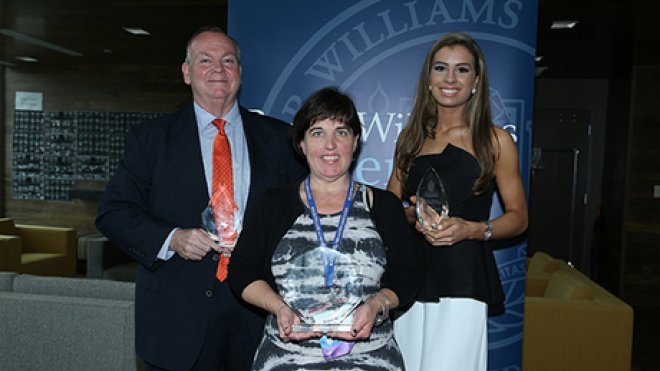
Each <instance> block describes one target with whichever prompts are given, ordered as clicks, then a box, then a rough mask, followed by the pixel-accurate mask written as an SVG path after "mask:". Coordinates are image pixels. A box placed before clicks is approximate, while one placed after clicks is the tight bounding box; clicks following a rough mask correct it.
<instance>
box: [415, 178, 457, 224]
mask: <svg viewBox="0 0 660 371" xmlns="http://www.w3.org/2000/svg"><path fill="white" fill-rule="evenodd" d="M416 197H417V201H416V204H415V211H416V214H417V221H418V222H419V224H420V225H422V226H428V227H430V228H433V229H437V228H438V227H439V226H440V223H441V222H442V220H443V219H444V218H446V217H447V215H448V214H449V199H448V198H447V192H446V191H445V186H444V184H443V183H442V179H441V178H440V175H438V173H437V172H436V171H435V169H433V168H432V167H430V168H428V169H427V170H426V171H425V172H424V175H423V176H422V179H421V180H420V182H419V185H418V186H417V193H416Z"/></svg>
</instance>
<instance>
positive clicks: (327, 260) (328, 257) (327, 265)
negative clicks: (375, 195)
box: [305, 175, 355, 287]
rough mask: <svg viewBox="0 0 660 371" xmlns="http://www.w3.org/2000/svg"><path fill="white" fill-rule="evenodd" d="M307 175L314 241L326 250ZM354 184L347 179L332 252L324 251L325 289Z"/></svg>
mask: <svg viewBox="0 0 660 371" xmlns="http://www.w3.org/2000/svg"><path fill="white" fill-rule="evenodd" d="M309 182H310V180H309V175H308V176H307V178H306V179H305V195H306V196H307V204H308V205H309V210H310V213H311V214H312V221H313V222H314V230H315V231H316V240H317V241H318V242H319V244H320V246H321V248H322V249H327V248H328V244H327V243H326V242H325V237H324V236H323V226H322V225H321V219H320V218H319V213H318V210H317V209H316V203H315V202H314V195H313V194H312V187H311V185H310V184H309ZM354 191H355V183H353V176H352V175H351V176H350V177H349V184H348V191H347V192H346V200H345V201H344V208H343V209H342V211H341V215H340V216H339V224H338V225H337V230H336V231H335V238H334V239H333V240H332V246H331V248H332V249H333V250H334V251H327V250H324V256H323V273H324V275H325V287H332V284H333V281H334V276H335V260H336V259H337V253H336V252H337V251H338V250H339V244H340V243H341V237H342V235H343V234H344V227H346V220H347V219H348V212H349V210H350V208H351V204H352V203H353V198H354V196H355V192H354Z"/></svg>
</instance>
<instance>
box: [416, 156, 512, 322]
mask: <svg viewBox="0 0 660 371" xmlns="http://www.w3.org/2000/svg"><path fill="white" fill-rule="evenodd" d="M429 167H433V168H434V169H435V170H436V171H437V172H438V174H439V175H440V177H441V178H442V182H443V184H444V186H445V190H446V192H447V197H448V198H449V216H456V217H460V218H463V219H465V220H470V221H485V220H488V218H489V216H490V207H491V203H492V198H493V190H494V186H495V185H494V181H493V182H491V185H490V187H489V189H488V191H486V192H484V193H483V194H480V195H475V194H474V193H473V191H472V186H473V185H474V182H475V180H476V179H477V178H478V177H479V175H480V174H481V167H480V166H479V162H478V161H477V159H476V158H475V157H474V156H472V155H471V154H470V153H468V152H466V151H465V150H463V149H461V148H459V147H456V146H454V145H451V144H448V145H447V146H446V147H445V149H444V150H443V151H442V152H441V153H437V154H430V155H423V156H419V157H417V158H416V159H415V160H414V162H413V164H412V166H411V168H410V171H409V173H408V179H407V181H406V189H407V191H408V192H409V193H410V194H408V196H410V195H412V194H414V193H415V191H416V190H417V185H418V184H419V182H420V180H421V178H422V175H423V174H424V172H425V171H426V170H427V169H428V168H429ZM417 236H418V238H419V243H421V244H423V250H424V256H425V261H426V264H427V268H426V280H425V281H424V284H423V286H422V289H421V291H420V293H419V295H418V298H417V301H422V302H438V301H439V299H440V298H443V297H454V298H457V297H460V298H465V297H467V298H473V299H477V300H479V301H482V302H484V303H486V304H488V309H489V314H490V315H495V314H500V313H502V312H503V310H504V304H503V303H504V291H503V290H502V283H501V281H500V276H499V272H498V270H497V264H496V263H495V258H494V256H493V252H492V251H491V249H490V247H489V246H488V245H487V244H485V243H483V242H481V241H476V240H464V241H461V242H459V243H457V244H454V245H452V246H446V247H434V246H432V245H431V244H430V243H428V242H427V241H426V240H425V239H424V238H423V236H422V235H421V234H420V233H417Z"/></svg>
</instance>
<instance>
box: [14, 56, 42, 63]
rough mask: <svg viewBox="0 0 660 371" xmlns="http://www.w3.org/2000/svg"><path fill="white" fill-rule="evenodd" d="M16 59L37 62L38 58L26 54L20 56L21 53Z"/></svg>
mask: <svg viewBox="0 0 660 371" xmlns="http://www.w3.org/2000/svg"><path fill="white" fill-rule="evenodd" d="M16 59H18V60H19V61H23V62H29V63H34V62H39V60H38V59H37V58H34V57H29V56H27V55H25V56H22V55H21V56H17V57H16Z"/></svg>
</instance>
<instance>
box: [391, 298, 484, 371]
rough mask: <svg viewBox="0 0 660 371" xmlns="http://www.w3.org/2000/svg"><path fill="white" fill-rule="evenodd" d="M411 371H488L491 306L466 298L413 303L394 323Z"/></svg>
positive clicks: (400, 345)
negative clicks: (489, 312)
mask: <svg viewBox="0 0 660 371" xmlns="http://www.w3.org/2000/svg"><path fill="white" fill-rule="evenodd" d="M394 336H395V337H396V341H397V342H398V343H399V347H400V348H401V353H402V354H403V360H404V362H405V364H406V370H407V371H457V370H460V371H486V369H487V366H488V307H487V305H486V304H485V303H483V302H480V301H477V300H474V299H464V298H442V299H440V303H419V302H416V303H415V304H413V306H412V308H410V310H408V311H407V312H406V313H405V314H404V315H402V316H401V317H399V318H398V319H397V320H396V321H395V322H394Z"/></svg>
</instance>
